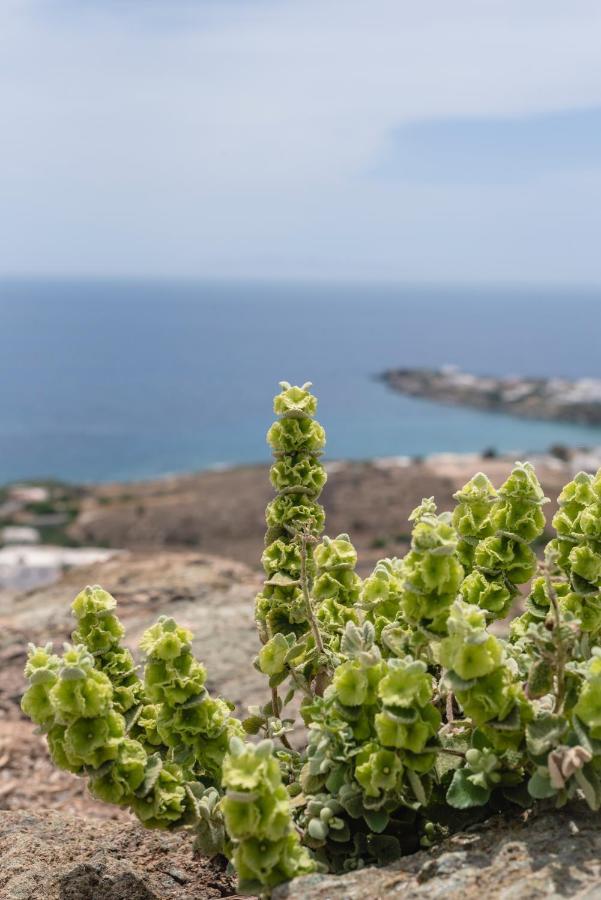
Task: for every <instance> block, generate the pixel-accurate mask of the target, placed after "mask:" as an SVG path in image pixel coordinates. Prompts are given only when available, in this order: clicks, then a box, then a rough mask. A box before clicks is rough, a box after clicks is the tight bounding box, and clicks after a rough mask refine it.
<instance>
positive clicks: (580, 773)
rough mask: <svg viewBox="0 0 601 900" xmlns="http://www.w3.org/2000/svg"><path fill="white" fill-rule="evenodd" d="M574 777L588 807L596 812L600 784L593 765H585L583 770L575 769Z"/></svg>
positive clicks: (600, 796) (600, 788) (598, 802)
mask: <svg viewBox="0 0 601 900" xmlns="http://www.w3.org/2000/svg"><path fill="white" fill-rule="evenodd" d="M574 778H575V779H576V782H577V784H578V787H579V788H580V790H581V791H582V793H583V794H584V799H585V800H586V802H587V803H588V805H589V806H590V808H591V809H592V810H593V811H594V812H597V810H598V809H599V808H600V807H601V784H600V783H599V777H598V775H597V773H596V772H595V770H594V769H593V767H592V766H586V768H585V769H584V770H582V769H576V771H575V772H574Z"/></svg>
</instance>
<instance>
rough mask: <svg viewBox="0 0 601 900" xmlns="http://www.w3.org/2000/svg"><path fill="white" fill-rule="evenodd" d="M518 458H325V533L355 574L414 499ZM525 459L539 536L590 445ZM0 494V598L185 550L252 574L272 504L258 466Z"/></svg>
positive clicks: (379, 552) (598, 457)
mask: <svg viewBox="0 0 601 900" xmlns="http://www.w3.org/2000/svg"><path fill="white" fill-rule="evenodd" d="M517 458H523V456H522V454H519V453H517V452H516V453H515V454H514V453H512V454H503V455H498V456H497V455H492V454H478V453H469V454H468V453H437V454H432V455H430V456H427V457H424V458H423V459H412V458H410V457H406V456H403V457H384V458H376V459H371V460H365V461H359V462H358V461H349V460H331V461H328V462H326V469H327V472H328V482H327V484H326V487H325V489H324V492H323V498H322V499H323V504H324V506H325V509H326V532H327V533H328V534H329V535H330V536H335V535H336V534H339V533H341V532H348V533H349V534H350V537H351V540H352V541H353V543H354V544H355V545H356V547H357V550H358V553H359V559H360V565H359V571H360V574H362V575H365V574H366V573H367V572H368V571H369V570H370V569H371V568H372V567H373V565H374V564H375V562H376V561H377V560H378V559H380V558H382V557H385V556H395V555H402V554H404V553H405V552H406V550H407V548H408V546H409V541H410V532H411V526H410V523H409V521H408V519H409V515H410V513H411V511H412V510H413V509H414V508H415V507H416V506H417V505H418V504H419V503H420V502H421V500H422V498H423V497H430V496H434V497H435V499H436V502H437V504H438V507H439V509H440V510H444V509H452V507H453V504H454V501H453V493H454V492H455V491H456V490H458V489H459V488H460V487H461V486H462V485H463V484H464V483H465V482H466V481H467V480H468V479H469V478H470V477H471V476H472V475H474V474H475V473H476V472H477V471H484V472H485V473H486V474H487V475H488V476H489V477H490V479H491V480H492V482H493V483H494V484H495V485H499V484H500V483H501V482H502V481H503V480H504V479H505V478H506V477H507V475H508V474H509V471H510V470H511V467H512V465H513V463H514V462H515V460H516V459H517ZM527 458H529V459H530V461H531V462H532V463H533V464H534V465H535V467H536V470H537V473H538V475H539V478H540V480H541V483H542V485H543V488H544V490H545V492H546V494H547V496H548V497H549V498H550V499H551V503H550V504H549V505H548V506H547V507H546V508H545V512H546V515H547V521H548V523H549V524H548V528H549V529H550V522H551V518H552V515H553V511H554V509H555V500H556V497H557V495H558V493H559V491H560V490H561V488H562V487H563V485H564V484H565V483H566V482H567V481H569V480H570V479H571V478H572V477H573V475H574V474H575V473H576V472H577V471H579V470H580V469H585V470H588V471H596V470H597V468H599V467H601V447H599V448H595V449H591V450H576V449H569V448H559V447H558V448H555V450H554V451H553V452H547V453H543V454H528V455H527ZM42 491H43V492H44V493H41V492H42ZM36 492H37V493H36ZM2 493H3V503H2V505H1V506H0V518H1V524H2V526H3V527H2V528H0V540H2V542H3V545H4V546H2V548H1V549H0V589H2V588H4V589H5V590H6V589H12V590H15V589H18V588H21V589H22V590H25V589H28V588H31V587H33V586H35V585H37V584H43V583H51V582H52V581H55V580H56V579H57V578H59V577H60V575H61V574H62V572H63V571H65V570H66V569H70V568H73V567H76V566H79V565H83V566H85V565H87V564H88V563H89V562H90V561H92V559H94V558H96V559H98V560H101V559H103V558H105V556H106V558H108V555H112V554H115V553H117V552H119V551H127V550H130V551H141V552H155V551H160V550H177V551H181V550H185V551H192V550H193V551H198V552H201V553H207V554H211V555H213V556H218V557H221V558H225V559H230V560H234V561H236V562H240V563H244V564H246V565H249V566H251V567H252V568H253V569H254V570H258V568H259V561H260V557H261V553H262V550H263V537H264V531H265V522H264V510H265V506H266V504H267V503H268V502H269V501H270V500H271V499H272V497H273V490H272V487H271V485H270V483H269V466H268V465H267V464H259V465H247V466H236V467H227V468H224V467H219V468H214V469H210V470H204V471H201V472H198V473H189V474H182V475H171V476H165V477H162V478H158V479H152V480H148V481H138V482H127V483H121V482H113V483H108V484H105V483H102V484H96V485H85V486H66V485H61V484H58V483H57V484H55V485H51V486H49V485H46V486H44V487H43V486H41V485H33V484H28V485H12V486H6V487H4V488H3V489H2ZM32 497H37V498H38V499H36V500H32ZM19 498H20V499H19ZM40 498H41V499H40ZM23 537H25V538H27V540H22V539H21V538H23ZM40 560H42V564H41V563H40Z"/></svg>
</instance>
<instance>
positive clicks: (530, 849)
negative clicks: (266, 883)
mask: <svg viewBox="0 0 601 900" xmlns="http://www.w3.org/2000/svg"><path fill="white" fill-rule="evenodd" d="M388 897H399V898H400V897H402V898H403V900H418V898H428V900H535V898H542V897H545V898H549V897H580V898H583V900H584V898H586V900H593V898H595V900H597V898H601V816H599V814H598V813H596V814H595V813H591V812H590V811H588V810H587V809H585V808H584V806H574V807H573V808H571V809H568V810H562V811H559V812H551V813H546V814H544V815H543V814H541V815H539V816H532V814H531V815H530V817H528V818H527V817H526V816H520V817H519V818H516V819H514V820H510V821H507V820H504V819H494V820H491V821H489V822H488V823H484V824H482V825H480V826H478V827H477V828H472V829H470V831H469V832H465V833H460V834H456V835H455V836H454V837H452V838H450V839H449V840H447V841H445V842H444V843H442V844H440V845H439V846H437V847H435V848H434V849H433V850H430V851H427V852H426V851H422V852H420V853H416V854H414V855H413V856H408V857H405V858H404V859H402V860H400V861H399V862H398V863H395V864H394V865H391V866H386V867H384V868H381V869H375V868H368V869H362V870H361V871H359V872H351V873H349V874H348V875H343V876H339V877H333V876H323V875H311V876H308V877H306V878H300V879H298V880H297V881H294V882H292V883H291V884H290V885H286V886H284V887H282V888H279V889H278V890H277V891H276V893H275V894H274V898H273V900H384V898H388Z"/></svg>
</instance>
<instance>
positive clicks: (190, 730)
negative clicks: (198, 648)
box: [140, 616, 243, 785]
mask: <svg viewBox="0 0 601 900" xmlns="http://www.w3.org/2000/svg"><path fill="white" fill-rule="evenodd" d="M191 642H192V634H191V632H189V631H188V630H187V629H185V628H181V627H180V626H178V625H177V623H176V622H175V620H174V619H172V618H168V617H167V616H161V617H160V618H159V620H158V621H157V622H156V624H155V625H153V626H152V627H151V628H149V629H148V630H147V631H146V632H145V633H144V635H143V636H142V640H141V641H140V647H141V649H142V650H143V651H144V652H145V653H146V658H147V661H146V666H145V668H144V688H145V695H146V697H147V698H148V700H149V701H150V703H151V704H155V712H156V731H157V733H158V735H159V737H160V739H161V741H162V743H163V744H164V745H165V746H166V747H169V748H173V750H174V751H177V753H178V759H179V761H180V763H181V764H182V765H184V766H185V768H186V769H187V770H189V771H190V772H191V773H193V774H194V775H195V776H197V777H198V778H201V779H202V780H203V783H209V784H217V785H218V784H219V783H220V781H221V766H222V763H223V758H224V756H225V753H226V752H227V749H228V746H229V741H230V738H231V737H233V736H235V735H241V734H242V733H243V730H242V727H241V725H240V723H239V721H238V720H237V719H235V718H234V717H233V716H232V715H231V709H232V707H230V705H229V704H227V703H226V702H225V701H224V700H220V699H218V698H213V697H211V696H209V694H208V692H207V690H206V688H205V686H204V684H205V679H206V671H205V669H204V666H202V665H201V664H200V663H199V662H198V661H197V660H196V659H195V658H194V655H193V653H192V645H191ZM147 712H148V710H147ZM153 725H154V723H153Z"/></svg>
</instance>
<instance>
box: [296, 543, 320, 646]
mask: <svg viewBox="0 0 601 900" xmlns="http://www.w3.org/2000/svg"><path fill="white" fill-rule="evenodd" d="M299 539H300V552H301V571H300V580H301V587H302V591H303V596H304V598H305V607H306V610H307V618H308V620H309V625H310V626H311V631H312V632H313V637H314V638H315V646H316V647H317V649H318V650H319V652H320V653H324V646H323V641H322V639H321V633H320V631H319V626H318V624H317V619H316V618H315V612H314V610H313V604H312V603H311V596H310V594H309V583H308V579H307V540H308V539H307V535H306V534H300V535H299Z"/></svg>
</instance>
